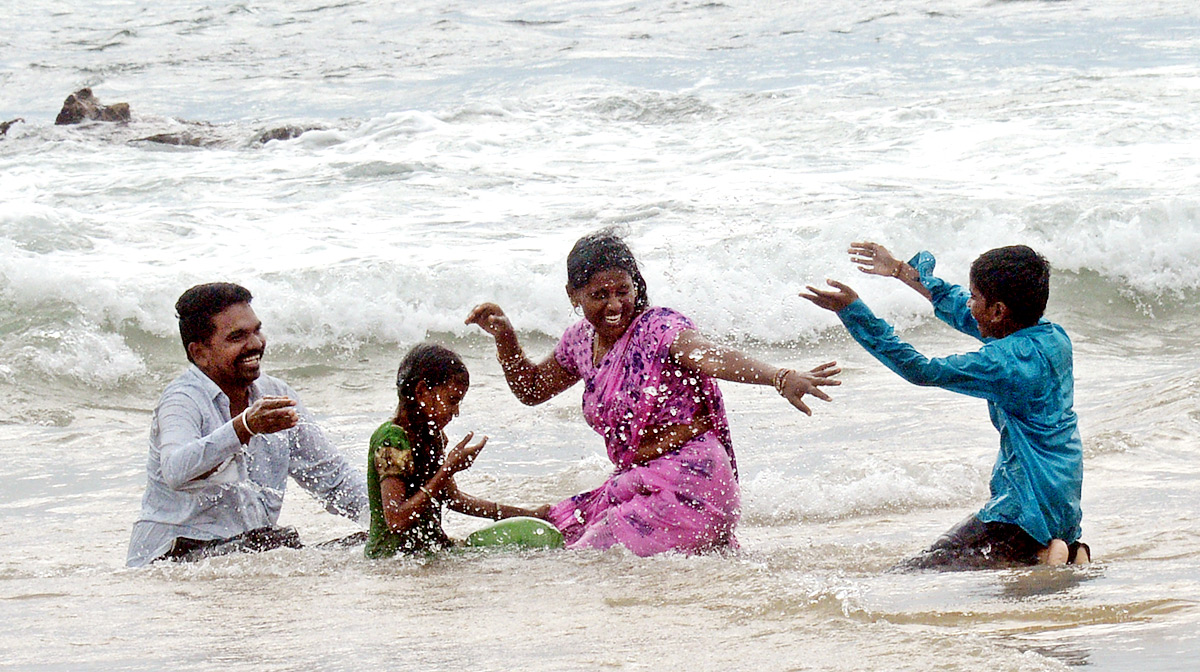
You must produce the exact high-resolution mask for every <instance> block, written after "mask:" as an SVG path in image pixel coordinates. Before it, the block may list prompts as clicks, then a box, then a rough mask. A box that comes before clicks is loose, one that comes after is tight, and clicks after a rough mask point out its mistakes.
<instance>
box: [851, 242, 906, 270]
mask: <svg viewBox="0 0 1200 672" xmlns="http://www.w3.org/2000/svg"><path fill="white" fill-rule="evenodd" d="M848 252H850V262H851V263H854V264H858V270H860V271H862V272H863V273H870V274H871V275H886V276H888V277H891V278H894V277H897V276H898V274H899V273H900V268H901V264H902V263H903V262H901V261H900V260H899V259H897V258H895V257H893V256H892V253H891V252H888V249H887V248H886V247H884V246H882V245H880V244H879V243H870V242H867V243H850V249H849V250H848Z"/></svg>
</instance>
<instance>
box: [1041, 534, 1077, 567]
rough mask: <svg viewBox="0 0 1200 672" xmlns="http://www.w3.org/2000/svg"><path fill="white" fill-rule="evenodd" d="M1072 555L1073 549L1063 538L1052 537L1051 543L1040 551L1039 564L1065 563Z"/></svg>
mask: <svg viewBox="0 0 1200 672" xmlns="http://www.w3.org/2000/svg"><path fill="white" fill-rule="evenodd" d="M1070 557H1071V549H1070V548H1068V547H1067V542H1065V541H1063V540H1062V539H1051V540H1050V544H1049V545H1048V546H1046V547H1045V548H1043V549H1042V550H1040V551H1038V564H1039V565H1051V566H1054V565H1065V564H1067V560H1068V559H1070Z"/></svg>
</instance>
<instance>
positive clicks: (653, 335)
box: [548, 308, 740, 556]
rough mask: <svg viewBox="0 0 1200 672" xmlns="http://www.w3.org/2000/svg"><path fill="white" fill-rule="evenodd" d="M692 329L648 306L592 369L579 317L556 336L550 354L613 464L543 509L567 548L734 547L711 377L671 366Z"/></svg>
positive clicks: (729, 459) (731, 492) (730, 490)
mask: <svg viewBox="0 0 1200 672" xmlns="http://www.w3.org/2000/svg"><path fill="white" fill-rule="evenodd" d="M688 329H695V326H694V325H693V324H692V322H691V320H689V319H688V318H686V317H684V316H683V315H681V314H679V313H677V312H675V311H673V310H671V309H669V308H649V309H647V310H646V311H645V312H643V313H642V314H641V315H639V316H637V317H636V318H634V321H633V324H631V325H630V326H629V328H628V329H627V330H626V331H625V334H624V335H623V336H622V337H621V339H620V340H619V341H617V343H616V344H615V345H614V346H613V348H612V350H610V351H609V352H608V353H607V354H606V355H605V356H604V358H603V359H602V360H601V361H600V364H599V365H598V366H597V365H595V364H594V363H593V356H592V342H593V339H594V336H595V331H594V330H593V328H592V325H591V324H589V323H588V322H587V321H586V320H582V321H580V322H579V323H577V324H575V325H574V326H572V327H571V328H570V329H568V330H567V332H566V333H565V334H563V337H562V340H561V341H559V344H558V347H557V348H556V349H555V351H554V357H555V359H556V360H557V361H558V363H559V364H560V365H562V367H563V368H564V369H566V370H567V371H569V372H571V373H574V374H576V375H578V376H579V377H580V378H582V379H583V381H584V390H583V414H584V417H585V418H586V419H587V422H588V424H589V425H591V426H592V428H593V429H595V430H596V431H597V432H599V433H600V434H601V436H603V437H604V443H605V446H606V447H607V449H608V457H609V459H611V460H612V462H613V464H614V465H616V470H615V471H614V472H613V474H612V476H611V477H609V479H608V480H607V481H605V483H604V485H602V486H600V487H599V488H597V489H595V490H592V491H590V492H585V493H582V494H579V495H575V496H574V497H571V498H570V499H567V500H564V501H562V502H559V503H558V504H555V505H554V506H552V507H551V509H550V513H549V515H548V518H549V520H550V522H552V523H553V524H554V525H555V527H557V528H558V529H559V530H561V531H562V533H563V536H564V537H565V538H566V541H567V547H568V548H597V549H605V548H609V547H610V546H614V545H616V544H621V545H623V546H625V547H626V548H628V549H629V550H630V551H632V552H633V553H635V554H637V555H640V556H647V555H654V554H656V553H663V552H666V551H679V552H683V553H699V552H703V551H708V550H713V549H720V548H736V547H737V540H736V539H735V538H734V533H733V532H734V527H735V526H736V525H737V521H738V517H739V511H740V499H739V491H738V482H737V467H736V463H735V461H734V456H733V447H732V444H731V443H730V440H729V423H728V420H727V419H726V417H725V404H724V401H723V400H722V398H721V392H720V390H719V389H717V384H716V381H714V380H713V379H711V378H707V377H705V376H700V375H697V374H694V373H691V372H690V371H687V370H685V369H683V368H681V367H680V366H678V365H677V364H675V363H674V362H673V361H671V356H670V348H671V344H672V343H674V341H675V339H676V337H678V335H679V333H680V332H682V331H684V330H688ZM705 414H707V416H708V419H709V422H710V424H711V426H712V429H710V430H709V431H708V432H707V433H705V434H702V435H699V436H697V437H695V438H693V439H692V440H691V441H689V442H687V443H686V444H684V445H683V446H682V447H680V448H679V449H678V450H676V451H674V452H671V453H667V454H665V455H663V456H662V457H659V458H656V459H654V460H651V461H650V462H647V463H646V464H641V465H639V464H634V463H633V457H634V454H635V450H636V449H637V446H638V441H639V439H640V438H641V436H642V434H643V433H644V432H645V431H646V430H647V429H648V428H650V427H653V426H656V425H663V424H688V423H690V422H691V421H692V419H693V418H695V417H698V416H702V415H705Z"/></svg>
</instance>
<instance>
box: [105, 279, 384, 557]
mask: <svg viewBox="0 0 1200 672" xmlns="http://www.w3.org/2000/svg"><path fill="white" fill-rule="evenodd" d="M252 298H253V297H252V296H251V295H250V292H249V291H248V290H246V289H245V288H244V287H241V286H238V285H234V284H230V283H209V284H205V285H198V286H196V287H192V288H191V289H189V290H188V291H186V292H184V293H183V295H182V296H181V297H179V301H178V302H177V303H176V304H175V310H176V313H177V314H178V317H179V334H180V337H181V338H182V340H183V344H184V348H185V350H186V351H187V357H188V360H189V361H190V362H191V363H192V365H191V366H189V367H188V369H187V371H185V372H184V373H183V374H182V375H180V376H179V377H178V378H176V379H175V380H174V381H172V382H171V384H170V385H168V386H167V389H166V390H165V391H164V392H163V395H162V398H161V399H160V400H159V402H158V407H157V408H156V409H155V411H154V418H153V421H152V422H151V426H150V456H149V460H148V461H147V463H146V494H145V495H144V496H143V497H142V514H141V517H140V518H139V520H138V521H137V522H136V523H135V524H134V526H133V534H132V538H131V539H130V543H129V556H128V559H127V561H126V564H127V565H128V566H130V567H140V566H142V565H146V564H148V563H150V562H153V561H155V560H159V559H164V558H171V559H179V560H191V559H196V558H199V557H206V556H211V555H220V554H223V553H228V552H234V551H260V550H269V549H271V548H278V547H280V546H290V547H293V548H294V547H299V545H300V542H299V538H298V535H297V534H296V532H295V530H292V529H290V528H280V527H277V526H276V522H277V520H278V519H279V511H280V508H281V507H282V505H283V494H284V490H285V489H286V487H287V477H288V476H289V475H290V476H291V477H292V478H294V479H295V480H296V482H297V483H298V484H299V485H300V487H302V488H304V489H305V490H307V491H308V492H309V493H310V494H312V495H313V496H314V497H316V498H317V499H318V500H320V501H321V502H322V503H324V504H325V508H326V509H327V510H329V511H330V512H332V513H337V514H341V515H343V516H346V517H348V518H351V519H359V518H360V517H362V516H365V515H366V512H367V511H368V508H369V507H368V503H367V491H366V481H365V479H364V477H363V474H362V472H361V471H359V470H357V469H355V468H353V467H351V466H350V464H349V462H347V460H346V458H345V456H344V455H342V454H341V453H340V452H338V451H337V450H336V449H334V448H333V446H332V445H330V443H329V440H328V439H327V438H326V437H325V434H324V432H322V431H321V429H320V427H318V426H317V425H316V423H315V422H313V419H312V414H311V413H309V411H308V409H306V408H305V407H304V405H303V404H301V403H300V401H299V397H298V396H297V395H296V393H295V391H294V390H292V388H290V387H288V385H287V384H286V383H284V382H283V381H281V380H279V379H277V378H273V377H271V376H267V375H263V374H262V372H261V369H260V366H261V361H262V355H263V351H264V350H265V348H266V338H265V337H264V335H263V333H262V322H261V321H260V320H259V319H258V317H257V316H256V315H255V314H254V310H253V309H252V308H251V307H250V301H251V299H252Z"/></svg>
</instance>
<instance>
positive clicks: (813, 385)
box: [671, 329, 842, 415]
mask: <svg viewBox="0 0 1200 672" xmlns="http://www.w3.org/2000/svg"><path fill="white" fill-rule="evenodd" d="M671 356H672V357H673V358H674V359H675V361H676V362H678V363H679V365H680V366H682V367H683V368H685V369H687V370H689V371H694V372H696V373H699V374H703V375H706V376H712V377H713V378H720V379H721V380H728V381H732V382H735V383H749V384H751V385H774V386H775V389H776V391H778V392H779V394H780V395H782V396H783V397H784V398H785V399H787V400H788V401H789V402H791V404H792V405H793V406H795V407H796V408H798V409H800V410H801V411H803V412H804V413H805V414H807V415H812V409H810V408H809V407H808V405H807V404H805V403H804V401H803V399H802V397H803V396H804V395H806V394H811V395H813V396H814V397H817V398H818V399H823V400H825V401H831V399H830V398H829V395H827V394H825V392H824V391H823V390H821V389H820V387H821V386H825V385H841V384H842V382H841V381H840V380H837V379H835V378H834V376H836V375H837V374H839V373H841V372H842V370H841V369H839V368H837V362H826V363H825V364H821V365H820V366H817V367H816V368H814V369H812V370H811V371H808V372H801V371H793V370H791V369H788V368H780V367H778V366H772V365H770V364H768V363H766V362H763V361H760V360H757V359H755V358H753V357H751V356H749V355H747V354H745V353H743V352H741V351H740V350H734V349H733V348H727V347H725V346H721V345H717V344H716V343H713V342H712V341H710V340H708V339H706V338H704V337H703V336H701V335H700V333H699V332H697V331H695V330H693V329H687V330H684V331H681V332H679V336H678V337H677V338H676V339H675V342H674V343H672V344H671Z"/></svg>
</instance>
